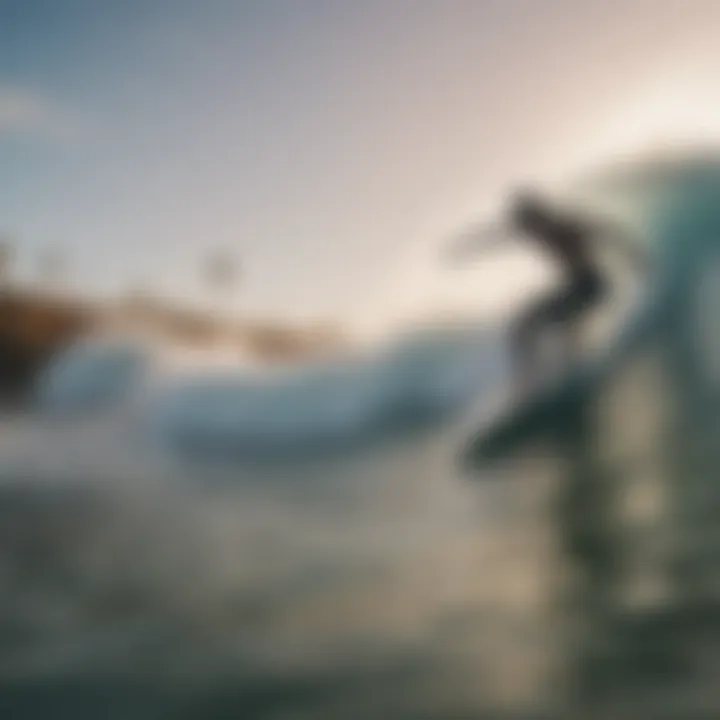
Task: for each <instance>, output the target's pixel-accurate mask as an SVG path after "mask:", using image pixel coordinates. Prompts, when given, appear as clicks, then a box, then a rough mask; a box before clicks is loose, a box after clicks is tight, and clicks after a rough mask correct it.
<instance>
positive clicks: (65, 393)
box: [36, 339, 150, 413]
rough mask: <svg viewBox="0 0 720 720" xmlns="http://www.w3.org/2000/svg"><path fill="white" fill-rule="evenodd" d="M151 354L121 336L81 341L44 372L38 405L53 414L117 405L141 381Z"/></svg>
mask: <svg viewBox="0 0 720 720" xmlns="http://www.w3.org/2000/svg"><path fill="white" fill-rule="evenodd" d="M149 354H150V353H149V350H148V349H146V348H143V347H142V346H141V345H140V344H138V343H134V342H130V341H122V340H119V339H116V340H105V339H102V340H100V339H98V340H94V339H86V340H83V341H81V342H78V343H77V344H75V345H73V346H72V347H71V348H69V349H68V350H67V351H66V352H64V353H61V354H60V355H59V356H58V357H57V358H56V360H55V361H54V362H52V363H51V364H50V366H49V367H48V368H47V370H46V371H45V372H44V373H43V374H42V375H41V377H40V379H39V382H38V386H37V388H36V405H37V407H38V408H39V409H41V410H43V411H45V412H51V413H67V412H80V411H88V410H97V409H99V408H101V407H102V408H106V407H108V406H112V405H117V404H119V403H121V402H122V401H123V400H124V399H126V398H127V397H128V396H129V395H130V394H131V393H132V390H133V389H134V388H136V387H137V386H138V385H139V384H140V380H141V377H142V376H143V374H144V373H145V372H146V370H147V368H148V364H149Z"/></svg>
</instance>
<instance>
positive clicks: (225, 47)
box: [0, 0, 720, 317]
mask: <svg viewBox="0 0 720 720" xmlns="http://www.w3.org/2000/svg"><path fill="white" fill-rule="evenodd" d="M718 27H720V3H719V2H716V0H582V1H578V0H363V1H362V2H359V1H358V0H247V1H244V0H0V229H4V230H5V231H6V232H7V233H9V234H10V235H11V236H12V237H13V238H14V240H15V242H16V243H17V245H18V247H19V252H20V254H21V262H23V263H25V265H26V267H29V263H31V262H32V259H33V257H35V256H36V254H37V253H38V252H40V251H42V249H43V248H45V247H47V246H55V245H61V246H63V247H65V248H67V249H68V254H69V257H70V262H69V265H70V267H69V270H68V275H69V276H71V277H72V281H73V282H74V283H76V284H77V285H78V286H79V287H81V288H83V289H85V290H87V291H88V292H115V291H120V290H122V289H123V288H124V287H126V286H127V285H129V284H136V283H142V284H145V285H149V286H155V287H157V288H159V289H160V290H161V291H162V292H164V293H168V294H171V295H176V296H179V297H188V298H191V299H192V298H199V297H201V293H202V287H201V283H200V282H199V280H198V263H199V259H200V258H201V257H202V256H203V255H204V254H205V253H207V252H208V251H212V250H215V249H220V250H230V251H232V252H234V253H236V254H237V257H238V258H239V259H240V260H241V262H242V266H243V280H242V285H241V287H240V288H239V290H238V292H237V298H236V300H235V307H236V308H237V309H238V310H242V311H248V312H252V313H260V314H263V315H282V316H292V317H296V316H297V317H303V316H331V317H335V316H342V315H346V314H356V313H358V312H361V311H362V310H363V309H364V308H377V307H379V306H382V303H383V302H384V298H385V297H386V295H387V292H388V288H391V289H392V288H393V284H394V283H395V284H396V286H395V289H396V291H397V292H401V291H402V286H403V282H404V280H403V277H402V276H403V264H404V263H406V262H410V263H412V260H409V258H412V257H413V254H414V253H416V251H417V248H427V247H429V246H431V245H432V244H433V243H434V242H437V241H438V240H440V239H441V238H442V237H444V236H446V235H447V233H448V232H450V231H452V230H454V229H456V228H458V227H462V225H463V224H464V223H465V222H467V221H468V220H470V219H472V218H473V217H474V216H475V215H476V214H477V213H478V212H480V211H481V210H483V209H484V208H486V207H487V206H488V204H492V203H493V202H495V201H496V200H497V199H498V198H499V197H500V194H501V193H502V192H503V191H504V190H505V189H506V188H507V186H508V185H509V184H512V183H514V182H520V183H521V184H522V183H523V182H524V181H526V180H527V179H533V178H543V177H550V176H552V175H553V174H556V173H559V172H561V171H562V170H563V169H565V168H567V167H572V166H573V165H575V164H579V163H581V162H582V161H583V160H584V159H586V158H591V157H594V156H598V155H602V153H603V152H604V151H605V150H612V149H614V147H615V146H616V145H617V144H622V143H623V142H627V143H631V142H634V141H636V140H638V141H641V142H642V141H643V140H644V139H646V138H650V139H653V133H655V134H656V135H657V136H658V137H660V136H661V134H662V133H663V132H665V131H667V130H668V128H671V129H672V130H675V129H677V127H679V126H683V127H685V129H687V128H688V127H689V128H690V131H693V132H694V131H700V132H706V133H710V134H713V133H714V132H715V125H716V124H718V125H720V83H719V82H718V78H719V77H720V46H719V45H718V42H717V29H718ZM398 288H399V290H398ZM391 295H392V292H391Z"/></svg>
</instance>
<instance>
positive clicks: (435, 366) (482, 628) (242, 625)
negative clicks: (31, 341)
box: [0, 160, 720, 719]
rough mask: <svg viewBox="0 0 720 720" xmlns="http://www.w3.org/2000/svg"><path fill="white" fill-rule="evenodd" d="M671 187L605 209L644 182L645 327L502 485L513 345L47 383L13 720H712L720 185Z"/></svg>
mask: <svg viewBox="0 0 720 720" xmlns="http://www.w3.org/2000/svg"><path fill="white" fill-rule="evenodd" d="M647 175H648V171H647V169H646V168H640V169H639V170H638V171H637V172H635V175H633V173H632V172H629V173H627V174H625V175H622V176H618V177H616V178H615V179H614V181H613V182H608V181H607V179H606V178H602V182H599V181H598V182H596V183H595V185H592V183H590V184H589V185H588V186H587V187H584V188H583V193H584V194H583V202H590V203H592V202H594V203H599V204H603V206H609V207H614V206H615V205H613V203H617V207H620V204H619V201H617V200H616V199H615V198H614V195H615V196H618V197H619V198H620V199H621V200H622V201H623V203H625V205H623V207H625V206H626V205H627V203H628V198H629V191H628V187H632V188H636V187H639V186H641V187H640V189H641V190H643V191H642V192H639V191H638V194H637V199H633V203H634V204H633V203H630V204H631V205H632V208H633V211H634V215H633V217H634V218H635V219H636V220H637V221H638V222H639V223H640V225H641V226H642V230H643V232H644V237H646V238H648V242H649V244H650V247H651V253H652V257H653V262H654V265H653V272H652V278H653V280H652V283H651V286H650V288H649V289H650V290H651V292H650V294H649V295H648V298H650V300H649V301H648V302H647V303H645V305H643V307H645V308H647V311H646V312H645V311H643V312H644V314H642V316H641V317H640V318H639V319H638V322H637V323H636V324H634V325H633V331H632V332H631V333H629V334H628V338H629V339H628V341H627V342H626V341H625V335H626V333H624V332H620V333H618V332H613V333H611V334H610V335H606V336H604V337H605V340H604V342H606V343H613V342H615V340H616V339H617V338H620V340H622V342H620V340H618V343H619V344H618V351H617V352H613V353H611V354H610V355H609V356H608V357H610V358H612V362H610V360H608V361H607V362H606V361H603V364H602V372H601V373H600V374H599V375H598V376H597V379H596V382H595V383H594V384H593V386H592V387H591V388H590V387H589V388H588V393H587V394H586V397H583V398H582V400H581V401H578V402H574V403H572V404H569V405H568V404H565V405H560V406H558V408H557V411H556V412H555V414H554V417H553V418H552V421H548V422H547V423H545V426H544V427H542V428H540V429H539V430H541V431H542V432H541V433H538V437H537V438H535V439H533V437H530V438H527V440H528V442H527V443H525V444H524V445H522V446H518V447H517V449H516V450H514V451H513V453H512V454H511V455H510V456H509V457H508V458H507V459H506V461H505V462H503V463H501V464H499V465H498V466H496V467H492V468H483V469H480V468H479V469H477V471H476V472H475V473H473V474H468V472H467V471H466V469H461V465H460V463H459V462H458V458H459V454H460V451H461V450H462V447H463V444H464V442H465V440H466V439H467V437H468V436H469V435H470V434H471V433H472V432H473V431H474V430H475V429H476V427H477V426H478V424H479V423H480V422H481V418H484V417H485V415H484V412H485V410H486V408H487V407H488V403H489V402H491V400H492V399H493V397H494V393H495V391H496V390H497V388H498V384H499V383H500V384H502V382H503V373H504V372H505V368H504V367H503V364H502V362H501V358H502V354H498V343H499V342H500V341H499V338H498V335H497V333H496V331H495V330H493V329H489V328H482V327H481V328H478V327H463V328H460V329H458V328H453V329H452V330H448V329H445V330H444V331H443V332H440V333H438V332H437V331H433V332H429V333H426V334H420V335H414V336H412V337H407V338H401V339H400V340H398V342H397V343H395V344H392V345H390V346H388V347H384V348H381V349H378V351H377V352H376V353H375V354H373V355H372V356H371V357H364V358H363V359H362V360H361V361H356V362H347V363H343V364H342V365H341V366H340V365H338V366H334V365H333V366H322V367H314V368H305V369H303V370H302V371H300V372H294V373H289V374H282V375H278V376H272V377H262V378H258V377H252V378H250V379H248V377H247V375H245V374H238V373H229V372H225V373H221V374H218V373H213V374H210V373H208V372H206V371H204V370H201V369H197V368H196V369H194V370H193V372H191V373H187V372H183V373H177V372H170V370H169V369H168V367H167V366H166V365H163V364H162V363H160V364H157V363H155V364H153V363H148V362H146V359H145V358H143V359H141V360H138V356H137V355H134V354H132V353H131V354H130V355H126V356H125V357H127V358H130V359H128V361H127V363H125V364H123V363H117V362H116V363H115V364H113V366H112V367H113V372H112V373H110V372H108V373H107V375H105V374H104V371H101V369H98V370H97V372H96V373H94V374H93V373H90V372H89V370H88V369H87V365H84V366H83V370H82V372H80V373H73V372H72V371H71V370H72V369H70V370H67V369H66V370H64V371H63V372H66V377H69V378H71V379H70V380H66V381H64V384H63V383H60V385H62V387H59V386H57V385H53V383H52V382H51V381H50V380H48V385H47V387H45V389H44V394H43V393H41V394H40V396H39V397H38V401H37V403H36V405H35V406H34V407H33V408H31V409H30V410H28V412H26V413H25V414H24V415H23V416H13V417H7V418H5V419H4V420H3V422H2V427H3V432H2V440H1V441H0V477H1V480H0V515H1V517H0V537H1V538H2V541H1V542H0V577H1V578H2V581H1V582H0V713H1V714H2V716H3V717H10V718H15V717H23V718H25V717H29V718H34V717H38V718H40V717H43V718H44V717H68V718H85V717H87V718H97V717H103V718H114V717H117V718H225V717H228V718H229V717H232V718H237V717H243V718H245V717H248V718H293V719H295V718H376V717H380V718H454V717H458V718H460V717H463V718H478V717H480V718H484V717H489V718H492V717H528V718H529V717H532V718H537V717H545V716H547V717H586V716H587V714H588V712H589V711H590V709H591V708H592V711H593V712H594V713H595V716H597V717H607V718H616V717H640V718H642V717H647V718H655V717H689V716H701V717H705V716H707V717H712V716H713V712H715V713H716V712H717V710H718V709H720V698H719V697H718V693H717V687H718V686H719V685H718V683H717V682H716V680H717V678H716V677H715V671H716V668H718V667H720V664H719V662H718V661H720V652H718V649H719V648H720V646H719V645H718V644H717V642H715V639H714V638H717V637H719V636H718V632H717V631H718V629H720V622H719V620H718V617H717V613H716V611H715V609H714V608H715V607H716V606H718V605H717V601H718V599H720V598H718V596H717V594H718V590H719V589H720V583H718V582H717V579H718V576H717V572H716V569H715V568H716V566H717V560H718V559H720V558H718V551H720V536H719V535H718V534H717V531H716V529H715V528H716V526H717V519H718V508H720V505H719V504H718V498H720V495H718V492H717V490H716V483H715V482H714V479H715V468H716V467H717V461H718V460H719V459H720V458H718V457H717V447H718V445H719V444H718V443H717V428H718V427H720V425H719V424H718V422H717V420H718V418H719V417H720V415H719V414H718V407H719V405H718V403H716V398H717V397H718V393H717V392H716V382H715V378H720V375H718V374H717V373H716V372H715V369H716V368H720V363H717V364H716V360H717V359H718V358H720V355H719V354H717V353H715V349H714V348H715V345H714V342H713V340H714V339H715V338H716V337H717V336H718V333H717V332H716V329H715V327H716V326H715V325H714V320H715V319H716V318H717V315H715V314H714V310H715V309H717V311H718V312H720V304H718V303H716V302H715V300H714V296H713V294H712V292H709V291H707V288H708V287H709V288H710V289H712V288H713V287H714V282H713V280H712V277H713V276H711V275H710V276H708V274H707V273H708V271H710V270H711V269H712V267H713V265H712V262H711V261H712V260H713V258H714V253H715V249H716V242H715V238H716V237H720V234H718V233H720V213H719V212H718V210H717V208H718V207H720V205H718V202H717V201H718V199H720V165H718V164H717V163H714V162H711V161H709V160H704V161H703V162H697V161H695V160H688V161H685V162H683V163H680V164H678V163H677V162H675V163H674V164H672V165H670V166H662V167H661V168H660V169H659V170H658V169H657V168H655V169H654V170H653V172H652V173H650V175H651V179H652V181H653V183H654V184H652V187H651V188H650V190H647V182H648V179H647ZM643 183H645V185H643ZM648 198H649V200H648ZM707 277H710V280H709V281H707ZM619 317H620V318H622V317H625V315H624V314H622V313H621V314H620V316H619ZM617 329H622V330H623V331H624V330H625V328H616V330H617ZM718 329H720V327H719V328H718ZM90 364H91V365H92V363H90ZM94 367H96V368H99V366H98V365H95V366H94ZM90 375H92V377H93V378H94V379H93V383H92V392H85V389H86V386H85V385H84V384H83V382H82V378H83V377H89V376H90ZM58 382H59V381H58ZM118 385H120V386H121V387H122V392H117V387H118ZM61 390H62V392H61ZM106 391H107V392H106Z"/></svg>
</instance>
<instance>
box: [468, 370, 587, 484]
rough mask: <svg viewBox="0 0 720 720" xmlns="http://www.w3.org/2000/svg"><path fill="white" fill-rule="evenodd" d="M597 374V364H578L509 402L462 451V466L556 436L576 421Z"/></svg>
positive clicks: (496, 458)
mask: <svg viewBox="0 0 720 720" xmlns="http://www.w3.org/2000/svg"><path fill="white" fill-rule="evenodd" d="M595 377H596V375H595V372H594V368H592V367H590V366H588V365H586V366H584V367H578V368H577V369H575V370H574V371H572V372H570V373H569V374H568V375H566V376H565V377H563V378H562V379H560V380H559V381H557V382H555V383H553V384H552V385H550V386H549V387H546V388H543V389H542V390H539V391H537V392H535V393H531V394H530V395H529V396H528V397H526V398H525V399H523V400H521V401H518V402H513V403H508V404H507V405H506V406H505V407H504V408H501V409H500V411H499V412H496V413H494V415H493V418H492V420H491V421H489V422H488V423H486V424H485V425H484V426H483V427H482V428H481V429H480V430H479V431H478V432H477V433H476V434H474V435H473V436H472V437H471V438H470V440H469V441H468V443H467V445H466V447H465V448H464V450H463V451H462V453H461V464H462V466H463V467H464V468H465V469H467V470H477V469H480V468H482V467H485V466H487V465H489V464H492V463H494V462H497V461H500V460H502V459H503V458H506V457H508V456H509V455H512V454H513V453H514V452H516V451H517V450H519V449H521V448H522V447H524V446H526V445H527V444H528V443H531V442H542V441H545V440H548V439H550V438H552V437H553V436H557V434H558V433H559V432H562V431H563V429H566V428H567V427H568V423H573V422H575V420H576V418H577V412H578V411H579V410H581V409H582V406H583V404H584V403H585V402H587V400H588V398H589V396H590V394H591V392H592V389H593V387H594V382H593V381H594V379H595Z"/></svg>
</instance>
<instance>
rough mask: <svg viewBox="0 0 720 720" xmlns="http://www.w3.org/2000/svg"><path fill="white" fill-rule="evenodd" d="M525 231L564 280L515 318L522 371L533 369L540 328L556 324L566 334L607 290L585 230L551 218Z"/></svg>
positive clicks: (516, 339) (588, 235) (587, 231)
mask: <svg viewBox="0 0 720 720" xmlns="http://www.w3.org/2000/svg"><path fill="white" fill-rule="evenodd" d="M529 234H530V236H531V238H532V240H533V241H534V242H536V243H538V244H539V245H540V246H541V247H542V248H543V249H545V250H546V251H548V252H549V253H550V254H551V255H552V256H553V257H554V258H555V259H556V260H557V261H558V262H559V264H560V266H561V267H562V268H563V271H564V274H565V280H564V282H563V284H562V287H561V288H560V289H559V290H553V291H552V292H550V293H548V294H547V295H546V296H544V297H542V298H540V300H538V301H536V302H534V303H533V304H532V305H531V307H530V308H529V309H528V310H527V311H526V312H525V313H524V314H523V315H522V316H521V317H520V319H519V320H518V321H517V324H516V327H515V333H514V341H515V344H516V351H517V354H518V355H517V356H518V361H519V363H520V364H521V366H522V371H523V373H524V374H526V371H527V370H528V369H531V370H534V369H535V367H534V366H535V358H534V343H535V341H536V340H537V338H538V336H539V333H540V331H542V330H544V328H546V327H547V326H549V325H557V326H562V329H563V330H565V331H567V332H568V334H570V330H572V329H573V328H572V327H571V326H573V325H574V323H575V321H576V320H578V319H579V318H580V317H581V316H582V315H583V313H585V312H587V311H588V310H590V309H592V308H593V307H595V306H596V305H597V304H598V303H599V302H600V301H601V300H602V299H603V298H604V297H605V295H606V291H607V285H606V281H605V278H604V276H603V274H602V273H601V271H600V270H599V268H598V267H597V265H596V263H595V261H594V258H593V256H592V248H591V246H590V242H591V239H590V231H589V230H587V229H585V228H584V227H582V226H581V225H579V224H576V223H574V222H569V221H564V220H556V219H554V218H553V219H548V220H547V221H546V222H544V223H543V224H542V227H536V228H534V229H533V230H532V231H531V232H530V233H529Z"/></svg>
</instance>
